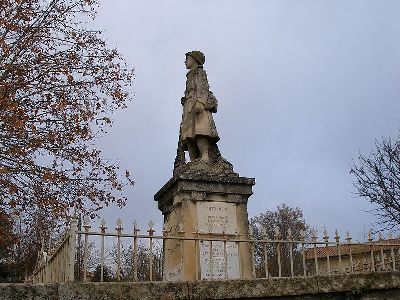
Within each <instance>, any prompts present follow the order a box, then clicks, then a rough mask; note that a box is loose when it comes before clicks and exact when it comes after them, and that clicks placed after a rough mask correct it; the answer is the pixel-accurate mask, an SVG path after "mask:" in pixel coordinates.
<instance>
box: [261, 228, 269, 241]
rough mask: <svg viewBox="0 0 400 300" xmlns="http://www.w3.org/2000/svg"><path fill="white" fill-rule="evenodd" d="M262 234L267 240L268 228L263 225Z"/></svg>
mask: <svg viewBox="0 0 400 300" xmlns="http://www.w3.org/2000/svg"><path fill="white" fill-rule="evenodd" d="M261 234H262V238H263V239H264V240H266V239H267V238H268V237H267V228H265V226H263V227H261Z"/></svg>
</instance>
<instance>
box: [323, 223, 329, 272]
mask: <svg viewBox="0 0 400 300" xmlns="http://www.w3.org/2000/svg"><path fill="white" fill-rule="evenodd" d="M323 239H324V242H325V249H326V266H327V271H328V275H331V262H330V257H329V236H328V231H327V230H326V228H325V229H324V236H323Z"/></svg>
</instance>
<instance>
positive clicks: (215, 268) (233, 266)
mask: <svg viewBox="0 0 400 300" xmlns="http://www.w3.org/2000/svg"><path fill="white" fill-rule="evenodd" d="M210 247H211V243H210V242H209V241H201V242H200V271H201V279H239V278H240V271H239V256H238V245H237V244H236V243H235V242H227V243H226V250H225V251H226V257H225V253H224V252H225V251H224V242H221V241H215V242H213V243H212V254H211V255H210ZM225 260H226V261H225ZM211 265H212V268H211ZM211 270H212V274H211ZM225 273H226V274H225Z"/></svg>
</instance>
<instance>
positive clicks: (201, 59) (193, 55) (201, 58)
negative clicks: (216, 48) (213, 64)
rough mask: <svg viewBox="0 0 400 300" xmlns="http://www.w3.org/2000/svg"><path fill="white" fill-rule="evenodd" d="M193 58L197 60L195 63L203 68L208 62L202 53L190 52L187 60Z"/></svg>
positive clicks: (187, 54)
mask: <svg viewBox="0 0 400 300" xmlns="http://www.w3.org/2000/svg"><path fill="white" fill-rule="evenodd" d="M188 57H191V58H193V59H194V60H195V62H196V63H197V64H198V65H200V66H202V65H204V62H205V61H206V57H205V56H204V54H203V53H202V52H201V51H196V50H195V51H190V52H188V53H186V58H188Z"/></svg>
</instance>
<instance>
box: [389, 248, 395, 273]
mask: <svg viewBox="0 0 400 300" xmlns="http://www.w3.org/2000/svg"><path fill="white" fill-rule="evenodd" d="M390 255H391V257H392V270H393V271H396V260H395V257H394V249H393V246H392V247H390Z"/></svg>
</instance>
